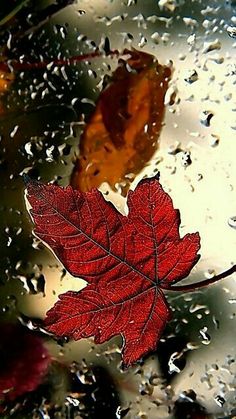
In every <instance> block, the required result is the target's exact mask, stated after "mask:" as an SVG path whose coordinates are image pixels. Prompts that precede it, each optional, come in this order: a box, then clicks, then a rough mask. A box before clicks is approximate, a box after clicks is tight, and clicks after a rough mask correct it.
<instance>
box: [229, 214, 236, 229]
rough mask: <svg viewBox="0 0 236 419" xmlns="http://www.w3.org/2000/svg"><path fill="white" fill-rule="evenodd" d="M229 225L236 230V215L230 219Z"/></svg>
mask: <svg viewBox="0 0 236 419" xmlns="http://www.w3.org/2000/svg"><path fill="white" fill-rule="evenodd" d="M228 225H229V226H230V227H232V228H236V215H234V216H233V217H230V218H229V219H228Z"/></svg>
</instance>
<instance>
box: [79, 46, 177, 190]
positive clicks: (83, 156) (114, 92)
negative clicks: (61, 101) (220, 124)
mask: <svg viewBox="0 0 236 419" xmlns="http://www.w3.org/2000/svg"><path fill="white" fill-rule="evenodd" d="M124 54H129V58H128V59H127V60H124V59H120V60H119V66H118V68H117V69H116V70H115V71H114V73H113V75H112V77H111V81H110V83H109V84H108V86H107V87H106V88H105V89H104V90H103V91H102V92H101V94H100V96H99V99H98V102H97V106H96V109H95V111H94V112H93V114H92V115H91V117H90V119H89V121H88V123H87V125H86V127H85V130H84V132H83V134H82V136H81V140H80V155H79V157H78V159H77V161H76V164H75V168H74V171H73V173H72V177H71V185H72V186H73V187H74V188H78V189H80V190H81V191H83V192H84V191H88V190H90V189H91V188H93V187H98V186H100V185H101V183H102V182H108V184H109V185H110V186H111V188H113V189H114V188H115V185H116V184H117V183H122V185H121V186H122V187H123V190H122V192H123V194H124V195H126V193H127V190H128V188H129V185H130V180H132V179H133V178H134V177H135V175H136V174H137V173H139V172H140V171H141V170H142V169H143V167H144V166H145V164H146V163H147V162H148V161H149V160H150V159H151V157H152V156H153V154H154V152H155V150H156V149H157V147H158V137H159V134H160V131H161V127H162V121H163V116H164V97H165V93H166V90H167V87H168V82H169V79H170V76H171V70H170V68H169V67H166V66H162V65H160V64H159V63H158V61H157V60H156V58H155V57H154V56H153V55H150V54H147V53H144V52H140V51H137V50H134V49H133V50H132V51H129V50H125V51H124Z"/></svg>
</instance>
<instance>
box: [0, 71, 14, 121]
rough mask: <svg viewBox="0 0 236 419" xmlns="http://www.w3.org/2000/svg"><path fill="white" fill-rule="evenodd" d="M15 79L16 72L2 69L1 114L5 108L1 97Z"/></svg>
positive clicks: (0, 81) (0, 77)
mask: <svg viewBox="0 0 236 419" xmlns="http://www.w3.org/2000/svg"><path fill="white" fill-rule="evenodd" d="M13 80H14V74H13V73H11V72H10V71H5V70H3V69H2V70H1V69H0V115H1V114H2V113H4V108H3V105H2V101H1V97H2V96H3V95H4V94H6V93H7V91H8V90H9V88H10V85H11V83H12V82H13Z"/></svg>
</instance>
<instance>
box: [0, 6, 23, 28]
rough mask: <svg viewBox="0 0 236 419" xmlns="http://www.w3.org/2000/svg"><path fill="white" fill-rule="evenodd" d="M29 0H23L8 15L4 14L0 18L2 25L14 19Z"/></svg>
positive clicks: (0, 24)
mask: <svg viewBox="0 0 236 419" xmlns="http://www.w3.org/2000/svg"><path fill="white" fill-rule="evenodd" d="M28 2H29V0H22V1H20V2H18V3H17V4H16V6H15V7H14V9H12V10H11V11H10V12H9V13H8V14H7V15H6V16H4V17H3V18H2V19H1V20H0V26H2V25H5V23H7V22H8V21H9V20H10V19H12V18H13V17H14V16H15V15H16V14H17V13H18V12H19V11H20V10H21V9H22V8H23V7H24V6H26V4H27V3H28Z"/></svg>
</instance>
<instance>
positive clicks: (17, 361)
mask: <svg viewBox="0 0 236 419" xmlns="http://www.w3.org/2000/svg"><path fill="white" fill-rule="evenodd" d="M0 334H1V344H0V357H1V365H0V405H1V403H4V402H9V401H11V400H15V399H16V398H17V397H19V396H21V395H23V394H25V393H27V392H30V391H33V390H35V389H36V388H37V387H38V386H39V384H40V383H41V382H42V380H43V378H44V376H45V374H46V372H47V370H48V366H49V364H50V356H49V354H48V351H47V349H46V348H45V346H44V344H43V340H42V339H41V338H40V336H37V335H35V334H33V333H31V332H29V331H28V330H27V329H26V328H23V327H22V326H20V325H18V324H10V323H1V324H0ZM0 411H1V409H0Z"/></svg>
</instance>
